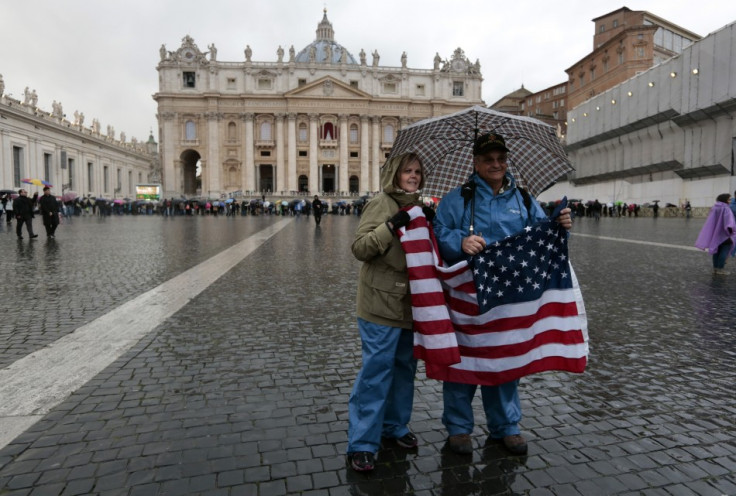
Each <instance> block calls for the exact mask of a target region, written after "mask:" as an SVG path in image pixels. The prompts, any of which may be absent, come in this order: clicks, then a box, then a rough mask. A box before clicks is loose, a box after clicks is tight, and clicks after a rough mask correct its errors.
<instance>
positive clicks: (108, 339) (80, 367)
mask: <svg viewBox="0 0 736 496" xmlns="http://www.w3.org/2000/svg"><path fill="white" fill-rule="evenodd" d="M292 220H293V219H291V218H288V219H281V220H279V221H277V222H274V223H273V224H272V225H271V226H269V227H268V228H266V229H263V230H262V231H259V232H258V233H256V234H254V235H252V236H250V237H248V238H246V239H245V240H243V241H241V242H240V243H238V244H236V245H234V246H232V247H230V248H228V249H226V250H224V251H222V252H221V253H219V254H217V255H215V256H214V257H212V258H210V259H209V260H206V261H205V262H202V263H201V264H199V265H197V266H196V267H193V268H191V269H189V270H187V271H186V272H183V273H182V274H179V275H178V276H176V277H174V278H173V279H170V280H169V281H166V282H165V283H163V284H161V285H159V286H158V287H156V288H154V289H152V290H150V291H148V292H146V293H144V294H142V295H140V296H138V297H136V298H134V299H133V300H130V301H128V302H126V303H124V304H123V305H121V306H119V307H118V308H116V309H115V310H113V311H111V312H109V313H107V314H106V315H103V316H102V317H100V318H98V319H96V320H94V321H92V322H90V323H89V324H86V325H84V326H82V327H80V328H78V329H77V330H75V331H74V332H73V333H71V334H68V335H66V336H64V337H62V338H61V339H59V340H57V341H56V342H55V343H54V344H52V345H51V346H48V347H46V348H44V349H41V350H39V351H36V352H34V353H31V354H30V355H27V356H25V357H24V358H21V359H20V360H18V361H16V362H14V363H13V364H11V365H10V366H8V367H7V368H5V369H3V370H0V449H1V448H3V447H5V446H6V445H7V444H8V443H10V441H12V440H13V439H15V437H17V436H18V435H20V434H21V433H23V432H24V431H25V430H26V429H28V428H29V427H30V426H32V425H33V424H34V423H36V422H37V421H38V420H40V419H41V418H42V417H43V416H44V415H45V414H47V413H48V412H49V411H50V410H51V409H52V408H54V407H55V406H56V405H58V404H59V403H60V402H61V401H63V400H64V398H66V397H67V396H68V395H69V394H71V393H72V392H73V391H75V390H76V389H78V388H79V387H81V386H83V385H84V384H85V383H86V382H87V381H89V380H90V379H92V378H93V377H94V376H95V375H97V374H98V373H99V372H100V371H102V370H103V369H104V368H105V367H107V366H108V365H110V364H111V363H112V362H113V361H115V360H116V359H117V358H118V357H119V356H121V355H122V354H123V353H125V352H126V351H127V350H128V349H129V348H130V347H132V346H133V345H134V344H135V343H136V342H138V341H139V340H140V339H141V338H142V337H143V336H145V335H146V334H148V333H149V332H151V331H152V330H154V329H155V328H156V327H157V326H158V325H159V324H161V323H162V322H163V321H164V320H165V319H167V318H168V317H170V316H171V315H173V314H174V313H176V312H177V311H179V310H180V309H181V308H182V307H183V306H184V305H186V304H187V302H189V301H190V300H191V299H193V298H194V297H195V296H197V295H198V294H199V293H200V292H202V291H204V290H205V289H207V287H208V286H210V285H211V284H212V283H214V282H215V281H216V280H217V279H219V278H220V277H221V276H222V275H224V274H225V273H226V272H228V271H229V270H230V269H232V268H233V267H234V266H235V265H237V264H238V263H239V262H240V261H242V260H243V259H244V258H245V257H247V256H248V255H250V254H251V253H252V252H253V251H255V250H256V249H257V248H258V247H260V246H261V245H262V244H263V243H265V242H266V241H268V240H269V239H270V238H271V237H272V236H274V235H275V234H276V233H278V232H279V231H281V230H282V229H283V228H284V227H286V226H287V225H288V224H289V223H290V222H292Z"/></svg>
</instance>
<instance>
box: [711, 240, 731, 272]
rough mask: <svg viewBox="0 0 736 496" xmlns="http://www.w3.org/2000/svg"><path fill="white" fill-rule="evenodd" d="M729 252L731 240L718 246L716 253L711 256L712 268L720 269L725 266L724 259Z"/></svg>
mask: <svg viewBox="0 0 736 496" xmlns="http://www.w3.org/2000/svg"><path fill="white" fill-rule="evenodd" d="M730 251H731V240H730V239H728V240H726V241H724V242H723V243H721V244H720V245H718V251H717V252H715V253H714V254H713V268H714V269H722V268H723V267H725V265H726V258H728V253H729V252H730Z"/></svg>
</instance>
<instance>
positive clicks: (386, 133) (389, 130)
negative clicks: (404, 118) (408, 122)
mask: <svg viewBox="0 0 736 496" xmlns="http://www.w3.org/2000/svg"><path fill="white" fill-rule="evenodd" d="M383 141H385V142H386V143H393V142H394V127H393V126H392V125H391V124H386V127H384V128H383Z"/></svg>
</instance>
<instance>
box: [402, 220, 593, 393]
mask: <svg viewBox="0 0 736 496" xmlns="http://www.w3.org/2000/svg"><path fill="white" fill-rule="evenodd" d="M408 212H409V215H410V218H411V222H410V224H409V225H408V226H407V227H406V228H402V229H401V231H400V239H401V244H402V247H403V248H404V251H405V252H406V254H407V255H406V258H407V266H408V269H409V281H410V287H411V298H412V311H413V317H414V331H415V333H414V354H415V356H416V357H417V358H420V359H423V360H424V361H425V362H426V373H427V377H430V378H433V379H439V380H443V381H452V382H462V383H467V384H479V385H496V384H502V383H505V382H509V381H512V380H515V379H518V378H520V377H524V376H526V375H529V374H534V373H538V372H543V371H548V370H562V371H568V372H578V373H581V372H583V371H584V370H585V366H586V362H587V355H588V335H587V334H588V333H587V318H586V314H585V306H584V304H583V299H582V294H581V292H580V288H579V286H578V284H577V279H576V278H575V273H574V272H573V270H572V265H570V261H569V259H568V250H567V234H566V231H565V229H564V228H562V227H561V226H559V225H558V224H557V223H556V222H554V221H551V220H544V221H541V222H538V223H536V224H534V225H532V226H530V227H527V228H525V229H524V230H522V231H521V232H519V233H517V234H515V235H513V236H510V237H508V238H505V239H504V240H501V241H499V242H497V243H493V244H491V245H489V246H488V247H487V248H486V249H485V250H484V251H483V252H482V253H480V254H479V255H476V256H475V257H473V259H472V262H471V263H470V264H469V263H468V262H465V261H463V262H459V263H457V264H455V265H453V266H451V267H448V266H446V264H444V263H442V261H441V259H440V257H439V250H438V248H437V241H436V240H435V238H434V234H433V232H432V229H431V227H430V226H429V225H428V223H427V221H426V218H425V217H424V214H423V213H422V210H421V208H419V207H413V208H411V209H410V210H408Z"/></svg>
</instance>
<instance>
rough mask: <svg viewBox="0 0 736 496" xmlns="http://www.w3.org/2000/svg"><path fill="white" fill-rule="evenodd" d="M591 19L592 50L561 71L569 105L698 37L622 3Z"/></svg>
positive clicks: (644, 68)
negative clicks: (564, 73)
mask: <svg viewBox="0 0 736 496" xmlns="http://www.w3.org/2000/svg"><path fill="white" fill-rule="evenodd" d="M593 22H594V23H595V35H594V36H593V51H592V52H590V53H589V54H588V55H586V56H585V57H583V58H582V59H581V60H579V61H578V62H576V63H575V64H573V65H572V66H571V67H570V68H569V69H567V70H566V71H565V72H567V76H568V88H567V92H568V97H567V108H570V109H572V108H575V107H576V106H578V105H579V104H580V103H582V102H584V101H586V100H588V99H590V98H592V97H594V96H595V95H597V94H599V93H602V92H604V91H606V90H608V89H609V88H612V87H614V86H616V85H617V84H620V83H622V82H624V81H626V80H628V79H631V78H632V77H634V76H636V75H637V74H640V73H641V72H643V71H646V70H647V69H649V68H650V67H653V66H655V65H657V64H660V63H662V62H664V61H665V60H667V59H669V58H671V57H674V56H675V55H678V54H680V53H682V51H683V50H684V49H686V48H687V47H689V46H690V45H691V44H692V43H693V42H695V41H698V40H700V39H701V37H700V36H698V35H697V34H695V33H693V32H691V31H688V30H687V29H684V28H682V27H680V26H677V25H676V24H673V23H671V22H669V21H667V20H665V19H662V18H661V17H658V16H656V15H654V14H651V13H649V12H646V11H643V10H631V9H628V8H626V7H622V8H620V9H618V10H614V11H613V12H609V13H608V14H605V15H602V16H600V17H597V18H595V19H593Z"/></svg>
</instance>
